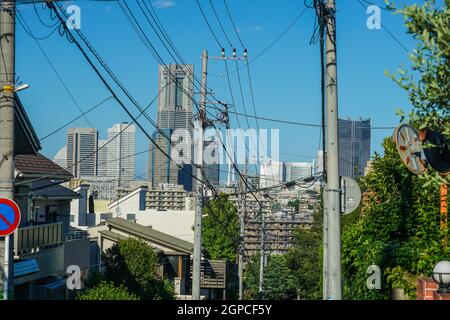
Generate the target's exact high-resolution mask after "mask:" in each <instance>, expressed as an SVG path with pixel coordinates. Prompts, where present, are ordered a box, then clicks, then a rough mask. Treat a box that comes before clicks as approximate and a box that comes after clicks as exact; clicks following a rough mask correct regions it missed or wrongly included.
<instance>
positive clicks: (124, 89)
mask: <svg viewBox="0 0 450 320" xmlns="http://www.w3.org/2000/svg"><path fill="white" fill-rule="evenodd" d="M47 5H48V6H49V7H50V8H51V9H52V10H53V11H54V12H55V14H56V15H57V17H58V19H59V20H60V22H61V24H62V25H63V27H64V31H65V32H66V33H67V35H70V37H71V38H73V42H74V43H75V45H76V46H77V48H78V49H79V50H80V52H81V53H82V55H83V56H84V58H85V59H86V60H87V62H88V64H89V65H90V66H91V67H92V68H93V70H94V71H95V73H96V74H97V76H98V77H99V78H100V80H101V82H102V83H103V84H104V85H105V86H106V88H107V89H108V91H110V92H111V94H112V95H113V98H114V100H116V101H117V102H118V103H119V105H120V106H121V107H122V109H123V110H124V111H125V112H126V113H127V114H128V116H129V117H130V118H131V119H133V122H134V123H136V125H137V126H138V127H139V129H141V131H142V132H143V133H144V134H145V135H146V136H147V138H148V139H149V140H150V141H151V142H152V143H153V144H154V145H155V146H156V147H157V148H158V149H159V150H160V151H161V153H163V154H164V155H165V156H166V157H167V158H169V159H171V157H170V155H168V154H167V153H166V151H164V150H163V149H162V148H161V147H160V146H159V145H158V144H157V143H156V141H155V140H154V139H153V138H152V137H151V135H150V134H148V132H147V131H146V130H145V129H144V128H143V127H142V125H141V124H140V123H139V122H138V121H137V118H136V117H134V116H133V114H132V113H131V112H130V111H129V110H128V108H127V107H126V106H125V104H124V103H123V102H122V100H120V99H119V98H118V96H117V95H116V93H115V92H114V90H112V88H111V86H110V85H109V84H108V82H107V81H106V79H105V78H104V77H103V75H102V74H101V73H100V71H99V70H98V68H97V67H96V66H95V65H94V63H93V62H92V60H91V59H90V58H89V57H88V55H87V53H86V52H85V51H84V49H83V48H82V47H81V45H80V44H79V42H78V41H77V40H76V39H75V38H74V37H73V35H72V33H71V32H70V30H68V28H67V26H66V25H65V20H64V19H63V18H62V16H61V15H60V14H59V12H58V11H57V9H56V7H59V9H60V10H61V11H62V12H63V14H64V15H65V13H64V10H62V9H61V7H60V5H59V4H57V3H56V5H55V4H53V3H48V4H47ZM66 18H67V16H66ZM75 30H76V33H77V34H78V35H79V36H80V38H81V39H82V40H83V42H84V43H85V44H86V45H87V47H88V49H89V51H91V53H92V54H94V56H95V57H96V59H97V60H98V61H99V62H100V64H101V65H102V67H103V68H104V69H105V70H106V71H107V73H108V74H109V75H110V76H111V78H112V79H113V80H114V81H115V82H116V83H117V84H118V85H119V87H120V88H121V89H122V91H124V93H125V94H126V95H127V97H128V98H129V99H130V101H132V102H133V104H135V105H136V106H137V107H138V108H139V109H140V111H141V113H140V115H144V116H146V118H147V119H149V121H150V122H151V123H152V124H153V125H154V126H155V127H156V128H157V129H159V128H158V126H156V125H155V124H154V123H153V121H152V120H151V118H149V117H148V116H147V115H146V113H145V110H144V109H142V108H141V107H140V106H139V104H137V102H136V101H135V99H134V98H133V97H132V96H131V94H130V93H129V92H128V91H127V90H126V88H125V87H124V86H123V84H121V82H120V81H119V80H118V79H117V77H116V76H115V75H114V74H113V73H112V71H111V69H109V67H108V66H107V65H106V63H105V62H104V61H103V59H101V57H100V56H99V54H98V53H97V52H96V51H95V50H94V48H93V47H92V45H91V44H90V43H89V41H88V40H87V39H86V37H85V36H84V35H83V34H82V33H81V32H80V30H78V29H75ZM158 96H159V93H158ZM159 130H160V129H159ZM176 165H177V166H178V167H179V168H180V169H181V170H183V171H185V172H186V173H187V174H188V175H190V176H191V177H192V178H194V179H195V180H199V179H197V177H194V176H193V175H192V174H191V173H190V172H189V171H188V170H186V169H185V168H184V167H183V166H182V165H179V164H178V163H176Z"/></svg>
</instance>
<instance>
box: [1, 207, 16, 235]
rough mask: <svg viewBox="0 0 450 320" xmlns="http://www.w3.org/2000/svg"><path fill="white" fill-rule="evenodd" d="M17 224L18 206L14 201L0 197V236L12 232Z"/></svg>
mask: <svg viewBox="0 0 450 320" xmlns="http://www.w3.org/2000/svg"><path fill="white" fill-rule="evenodd" d="M19 224H20V209H19V206H18V205H17V204H16V203H15V202H14V201H11V200H9V199H3V198H0V237H6V236H9V235H10V234H12V233H14V231H16V229H17V228H18V227H19Z"/></svg>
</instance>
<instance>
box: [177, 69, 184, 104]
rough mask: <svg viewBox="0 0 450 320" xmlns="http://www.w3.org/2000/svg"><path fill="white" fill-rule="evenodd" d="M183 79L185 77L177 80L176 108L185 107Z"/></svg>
mask: <svg viewBox="0 0 450 320" xmlns="http://www.w3.org/2000/svg"><path fill="white" fill-rule="evenodd" d="M183 80H184V78H178V77H177V79H176V81H175V85H176V87H175V109H176V110H182V109H183Z"/></svg>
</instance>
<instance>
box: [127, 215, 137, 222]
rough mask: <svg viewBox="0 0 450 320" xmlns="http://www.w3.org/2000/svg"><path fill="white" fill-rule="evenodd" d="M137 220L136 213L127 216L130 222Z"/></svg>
mask: <svg viewBox="0 0 450 320" xmlns="http://www.w3.org/2000/svg"><path fill="white" fill-rule="evenodd" d="M135 219H136V215H135V214H134V213H129V214H127V220H128V221H134V220H135Z"/></svg>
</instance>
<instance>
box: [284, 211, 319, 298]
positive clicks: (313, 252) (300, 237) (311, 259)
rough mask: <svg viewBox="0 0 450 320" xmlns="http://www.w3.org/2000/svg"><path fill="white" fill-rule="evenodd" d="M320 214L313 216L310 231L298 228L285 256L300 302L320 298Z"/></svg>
mask: <svg viewBox="0 0 450 320" xmlns="http://www.w3.org/2000/svg"><path fill="white" fill-rule="evenodd" d="M321 241H322V212H321V211H317V212H316V213H315V215H314V223H313V227H312V228H311V229H303V228H298V229H297V230H296V231H295V233H294V240H293V243H292V247H291V249H290V250H289V252H288V253H287V254H286V261H287V265H288V267H289V272H290V274H292V275H293V276H294V277H295V281H296V286H297V294H298V297H299V298H300V299H302V300H317V299H321V298H322V289H321V279H322V262H321V261H322V260H321V254H322V252H321Z"/></svg>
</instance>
